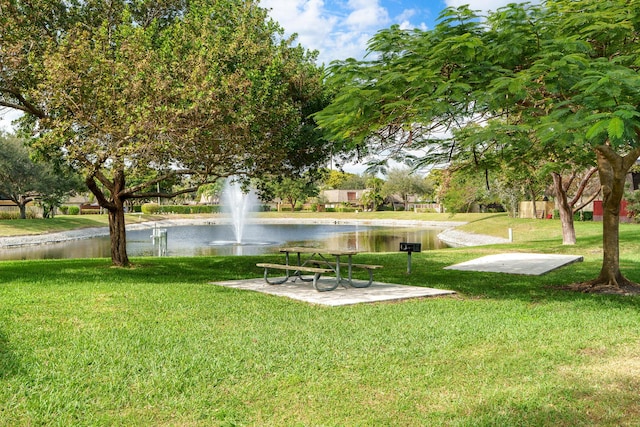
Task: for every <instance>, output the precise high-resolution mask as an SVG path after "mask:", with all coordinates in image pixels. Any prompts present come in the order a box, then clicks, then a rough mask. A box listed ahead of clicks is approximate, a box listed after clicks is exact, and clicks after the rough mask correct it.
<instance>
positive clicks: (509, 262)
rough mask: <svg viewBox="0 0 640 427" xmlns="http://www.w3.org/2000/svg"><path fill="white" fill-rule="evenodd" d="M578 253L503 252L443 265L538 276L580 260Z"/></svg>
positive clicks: (468, 269) (459, 268)
mask: <svg viewBox="0 0 640 427" xmlns="http://www.w3.org/2000/svg"><path fill="white" fill-rule="evenodd" d="M582 260H583V257H581V256H579V255H555V254H531V253H505V254H496V255H487V256H484V257H482V258H477V259H473V260H471V261H466V262H462V263H460V264H455V265H450V266H448V267H445V270H465V271H482V272H489V273H508V274H523V275H529V276H540V275H542V274H545V273H548V272H549V271H552V270H555V269H557V268H560V267H564V266H566V265H569V264H572V263H574V262H581V261H582Z"/></svg>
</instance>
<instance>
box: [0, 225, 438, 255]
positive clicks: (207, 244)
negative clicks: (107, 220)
mask: <svg viewBox="0 0 640 427" xmlns="http://www.w3.org/2000/svg"><path fill="white" fill-rule="evenodd" d="M166 230H167V232H166V234H164V235H163V236H162V237H156V238H154V237H153V234H154V230H153V229H144V230H130V231H128V232H127V252H128V254H129V256H131V257H136V256H214V255H260V254H264V253H275V252H277V251H278V248H279V247H281V246H285V245H286V246H292V245H296V246H316V247H322V248H332V249H354V250H358V251H361V252H397V251H398V248H399V246H400V242H416V243H421V244H422V250H429V249H440V248H445V247H447V245H446V244H444V243H442V242H440V241H439V240H438V238H437V234H438V233H439V232H440V231H441V230H437V229H424V228H405V227H374V226H357V225H300V224H287V225H284V224H269V225H249V226H248V227H247V230H246V232H245V235H246V236H249V237H248V239H249V240H248V241H246V242H244V243H243V244H241V245H238V244H231V243H229V244H224V243H223V244H221V243H220V242H226V241H232V240H234V239H235V237H234V235H233V231H232V229H231V227H230V226H228V225H193V226H176V227H167V228H166ZM110 256H111V253H110V249H109V238H108V237H104V236H103V237H94V238H91V239H85V240H76V241H71V242H64V243H55V244H49V245H40V246H27V247H18V248H11V249H0V259H2V260H17V259H53V258H108V257H110Z"/></svg>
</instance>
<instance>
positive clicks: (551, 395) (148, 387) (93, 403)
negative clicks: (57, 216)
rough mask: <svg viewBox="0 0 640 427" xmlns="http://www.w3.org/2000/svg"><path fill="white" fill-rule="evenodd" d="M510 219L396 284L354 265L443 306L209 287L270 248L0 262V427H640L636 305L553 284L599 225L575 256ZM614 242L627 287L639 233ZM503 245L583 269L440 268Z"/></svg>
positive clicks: (638, 274)
mask: <svg viewBox="0 0 640 427" xmlns="http://www.w3.org/2000/svg"><path fill="white" fill-rule="evenodd" d="M454 220H455V217H454ZM483 221H484V225H482V226H481V229H483V230H489V229H491V227H493V225H491V224H494V222H495V221H497V222H498V224H497V225H495V229H496V230H501V229H503V228H504V224H505V223H504V222H503V221H508V219H505V218H504V217H503V216H500V217H495V218H487V219H485V220H483ZM480 222H481V221H480V220H478V223H477V224H476V226H480ZM552 223H554V224H555V225H556V227H557V228H558V230H557V233H554V232H553V231H552V230H551V228H549V229H548V230H547V231H545V230H546V227H548V224H552ZM514 224H515V223H514ZM512 225H513V224H512ZM517 225H518V227H531V231H530V232H529V233H528V236H530V237H529V239H527V240H525V239H524V238H523V239H522V240H518V232H517V231H514V237H515V239H516V241H515V243H513V244H509V245H496V246H487V247H476V248H461V249H446V250H437V251H429V252H422V253H415V254H413V263H412V274H411V275H407V274H406V267H407V265H406V261H407V257H406V254H401V253H385V254H361V255H358V258H359V260H361V261H363V262H370V263H380V264H383V265H384V266H385V268H384V269H383V270H381V271H379V272H377V273H376V279H377V280H381V281H386V282H391V283H401V284H408V285H417V286H428V287H435V288H443V289H452V290H455V291H457V292H458V293H457V294H456V295H455V296H452V297H441V298H431V299H417V300H407V301H401V302H393V303H377V304H362V305H355V306H346V307H333V308H330V307H323V306H315V305H310V304H306V303H302V302H297V301H293V300H289V299H285V298H279V297H274V296H269V295H263V294H259V293H254V292H247V291H239V290H233V289H228V288H224V287H220V286H215V285H213V284H211V283H210V282H213V281H216V280H228V279H240V278H247V277H260V276H261V271H260V270H259V269H257V268H256V267H255V263H256V262H260V261H265V260H270V259H271V260H273V261H281V259H280V257H279V256H278V255H268V256H266V255H265V256H247V257H196V258H163V259H158V258H153V259H152V258H140V259H134V260H133V261H134V263H135V266H134V267H133V268H129V269H118V268H112V267H110V265H109V264H110V263H109V261H108V260H103V259H101V260H95V259H93V260H44V261H8V262H2V263H0V279H2V280H1V284H0V425H6V426H16V425H18V426H20V425H54V426H55V425H60V426H68V425H127V426H128V425H171V426H173V425H180V426H183V425H187V426H212V425H213V426H218V425H220V426H223V425H251V426H257V425H259V426H265V425H266V426H298V425H305V426H317V425H328V426H350V425H364V426H369V425H370V426H380V425H390V426H391V425H392V426H424V425H449V426H507V425H509V426H510V425H519V426H540V425H553V426H556V425H560V426H592V425H602V426H619V425H629V426H633V425H639V424H640V405H639V404H638V397H637V396H638V392H639V391H640V299H639V298H638V297H624V296H611V295H587V294H579V293H573V292H568V291H563V290H560V289H558V286H560V285H564V284H569V283H573V282H577V281H582V280H587V279H590V278H593V277H595V276H596V275H597V273H598V272H599V269H600V264H601V252H600V246H601V244H600V241H599V236H598V232H597V230H598V224H595V225H594V224H588V223H579V224H577V228H578V245H576V246H563V245H562V244H561V240H560V239H559V238H558V236H559V234H558V233H559V223H558V222H555V221H529V224H527V223H526V222H523V223H518V224H517ZM469 226H472V225H471V224H469ZM518 227H515V226H514V230H517V229H518ZM539 227H540V230H541V231H540V232H537V233H536V232H535V231H536V230H538V229H539ZM621 240H622V244H621V249H622V252H621V264H622V266H623V270H624V272H625V274H626V275H627V276H628V277H629V278H631V279H633V280H635V281H640V267H639V266H640V247H639V243H638V242H640V226H634V225H623V227H622V228H621ZM504 251H536V252H545V253H571V254H578V255H583V256H584V257H585V261H584V262H583V263H577V264H573V265H570V266H568V267H564V268H562V269H559V270H556V271H554V272H551V273H548V274H546V275H544V276H539V277H529V276H513V275H506V274H491V273H474V272H462V271H455V270H444V269H443V268H444V267H445V266H448V265H451V264H454V263H457V262H461V261H465V260H469V259H473V258H476V257H479V256H482V255H485V254H490V253H497V252H504Z"/></svg>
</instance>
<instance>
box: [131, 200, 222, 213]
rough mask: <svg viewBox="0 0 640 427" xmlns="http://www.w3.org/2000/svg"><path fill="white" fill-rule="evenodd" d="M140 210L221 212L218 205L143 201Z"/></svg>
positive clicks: (147, 211)
mask: <svg viewBox="0 0 640 427" xmlns="http://www.w3.org/2000/svg"><path fill="white" fill-rule="evenodd" d="M141 212H142V213H144V214H148V215H155V214H180V215H185V214H187V215H188V214H211V213H219V212H222V207H221V206H220V205H158V204H157V203H145V204H143V205H142V207H141Z"/></svg>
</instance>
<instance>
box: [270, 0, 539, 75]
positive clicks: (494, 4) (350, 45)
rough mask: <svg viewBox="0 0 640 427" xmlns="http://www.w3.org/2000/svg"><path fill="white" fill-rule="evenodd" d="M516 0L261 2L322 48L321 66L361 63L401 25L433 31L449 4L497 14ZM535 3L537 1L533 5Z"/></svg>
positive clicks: (304, 38) (289, 28)
mask: <svg viewBox="0 0 640 427" xmlns="http://www.w3.org/2000/svg"><path fill="white" fill-rule="evenodd" d="M513 1H514V0H261V6H262V7H264V8H267V9H271V16H272V17H273V18H274V19H275V20H276V21H278V22H279V23H280V25H281V26H282V27H283V28H284V29H285V31H286V32H287V34H292V33H297V34H298V42H299V43H300V44H302V46H304V47H305V48H307V49H313V50H318V51H319V52H320V54H319V60H318V62H319V63H324V64H326V65H328V64H329V63H330V62H331V61H333V60H336V59H338V60H339V59H347V58H350V57H351V58H357V59H362V57H363V55H364V53H365V49H366V45H367V41H368V40H369V39H370V38H371V37H372V36H373V35H374V34H375V33H376V32H377V31H378V30H381V29H383V28H388V27H390V26H391V25H393V24H398V25H400V26H401V27H404V28H422V29H430V28H433V26H434V25H435V22H436V19H437V17H438V15H439V14H440V12H441V11H442V10H443V9H444V8H446V7H448V6H461V5H463V4H469V5H470V7H471V8H472V9H474V10H481V11H487V10H496V9H497V8H499V7H501V6H505V5H506V4H508V3H511V2H513ZM534 2H535V1H534Z"/></svg>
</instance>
